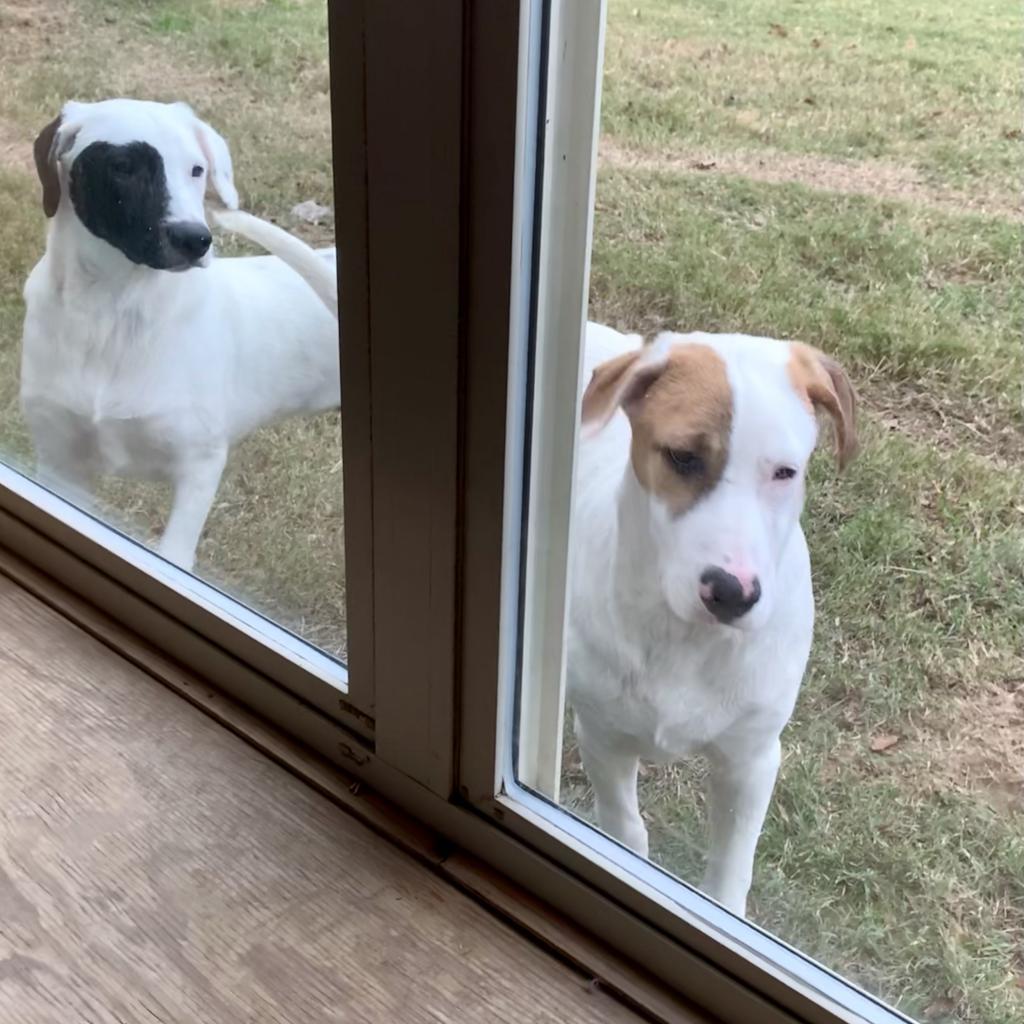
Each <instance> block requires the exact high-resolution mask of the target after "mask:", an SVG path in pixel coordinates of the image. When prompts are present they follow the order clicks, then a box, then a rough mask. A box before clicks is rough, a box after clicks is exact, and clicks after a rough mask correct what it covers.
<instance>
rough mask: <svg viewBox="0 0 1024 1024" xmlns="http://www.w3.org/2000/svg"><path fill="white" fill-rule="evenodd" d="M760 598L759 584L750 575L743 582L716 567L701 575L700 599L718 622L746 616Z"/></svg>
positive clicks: (727, 621) (710, 567)
mask: <svg viewBox="0 0 1024 1024" xmlns="http://www.w3.org/2000/svg"><path fill="white" fill-rule="evenodd" d="M744 584H745V585H744ZM760 597H761V583H760V581H759V580H758V578H757V577H756V576H754V575H752V574H751V575H750V576H749V578H748V579H747V580H746V581H744V580H742V579H741V578H740V577H739V576H737V575H736V574H735V573H732V572H727V571H726V570H725V569H721V568H719V567H718V566H709V567H708V568H707V569H705V570H704V572H702V573H701V576H700V599H701V601H703V602H704V607H705V608H707V610H708V611H709V612H711V614H712V615H714V617H715V618H716V619H718V621H719V622H725V623H729V622H732V621H734V620H735V619H738V618H739V617H740V616H741V615H746V614H747V612H749V611H750V609H751V608H753V607H754V605H755V604H757V602H758V600H759V599H760Z"/></svg>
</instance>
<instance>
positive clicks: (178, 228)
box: [167, 221, 213, 261]
mask: <svg viewBox="0 0 1024 1024" xmlns="http://www.w3.org/2000/svg"><path fill="white" fill-rule="evenodd" d="M212 241H213V236H212V235H211V234H210V229H209V228H208V227H207V226H206V225H205V224H197V223H193V222H191V221H179V222H178V223H176V224H168V225H167V242H168V244H169V245H170V246H171V248H172V249H174V251H175V252H177V253H180V254H181V255H182V256H184V257H185V258H186V259H188V260H189V261H194V260H198V259H201V258H202V257H203V256H205V255H206V250H207V249H209V248H210V243H211V242H212Z"/></svg>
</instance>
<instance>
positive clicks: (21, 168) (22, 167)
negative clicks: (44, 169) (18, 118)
mask: <svg viewBox="0 0 1024 1024" xmlns="http://www.w3.org/2000/svg"><path fill="white" fill-rule="evenodd" d="M0 168H3V169H4V170H5V171H18V172H23V173H25V174H35V173H36V171H35V163H34V161H33V159H32V140H31V139H29V138H27V137H26V135H25V131H24V129H23V128H22V127H21V125H16V124H14V123H12V122H11V121H8V120H7V119H6V118H4V117H0Z"/></svg>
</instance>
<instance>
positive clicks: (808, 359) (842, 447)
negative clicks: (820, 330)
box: [787, 341, 857, 470]
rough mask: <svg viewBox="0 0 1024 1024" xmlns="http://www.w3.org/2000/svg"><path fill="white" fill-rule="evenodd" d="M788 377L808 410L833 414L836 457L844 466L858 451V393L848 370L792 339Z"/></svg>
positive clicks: (842, 467)
mask: <svg viewBox="0 0 1024 1024" xmlns="http://www.w3.org/2000/svg"><path fill="white" fill-rule="evenodd" d="M789 347H790V356H789V365H788V367H787V369H788V371H789V379H790V381H791V382H792V384H793V388H794V390H795V391H796V393H797V394H798V395H799V396H800V398H801V399H802V400H803V402H804V404H805V405H806V406H807V408H808V410H809V411H810V412H811V413H812V414H814V413H816V412H818V411H819V410H824V411H825V412H827V413H828V414H829V416H830V417H831V418H832V426H833V431H834V433H835V439H836V461H837V462H838V464H839V468H840V470H843V469H845V468H846V467H847V466H848V465H849V464H850V462H851V460H852V459H853V457H854V456H855V455H856V454H857V396H856V393H855V392H854V390H853V385H852V384H851V383H850V378H849V377H848V376H847V375H846V371H845V370H844V369H843V368H842V367H841V366H840V365H839V363H837V362H836V361H835V360H834V359H831V358H830V357H829V356H827V355H825V354H824V353H823V352H819V351H818V350H817V349H816V348H812V347H811V346H810V345H804V344H802V343H800V342H796V341H794V342H791V343H790V346H789Z"/></svg>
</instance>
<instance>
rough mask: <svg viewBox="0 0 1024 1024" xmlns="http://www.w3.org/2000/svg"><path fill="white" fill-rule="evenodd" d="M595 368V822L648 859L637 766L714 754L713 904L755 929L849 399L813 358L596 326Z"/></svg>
mask: <svg viewBox="0 0 1024 1024" xmlns="http://www.w3.org/2000/svg"><path fill="white" fill-rule="evenodd" d="M585 365H586V370H587V375H586V376H585V378H584V379H587V377H589V384H588V386H587V388H586V391H585V393H584V394H583V398H582V425H583V433H582V437H581V442H580V451H579V457H578V465H577V476H576V495H575V505H574V511H573V533H572V536H573V546H574V568H573V573H572V582H571V594H570V602H571V603H570V612H569V649H568V688H569V694H568V695H569V700H570V702H571V704H572V707H573V710H574V712H575V719H576V735H577V738H578V740H579V746H580V752H581V755H582V759H583V765H584V768H585V770H586V772H587V775H588V777H589V778H590V782H591V785H592V786H593V790H594V797H595V809H596V812H597V818H598V822H599V824H600V826H601V828H602V829H603V830H604V831H606V832H608V833H609V834H610V835H612V836H614V837H615V838H616V839H618V840H620V841H621V842H623V843H625V844H626V845H628V846H630V847H632V848H633V849H634V850H636V851H637V852H638V853H640V854H642V855H644V856H646V855H647V830H646V828H645V827H644V823H643V820H642V819H641V816H640V809H639V805H638V799H637V771H638V766H639V762H640V760H641V759H645V760H651V761H656V762H662V763H666V762H672V761H677V760H680V759H681V758H684V757H687V756H691V755H695V754H704V755H706V757H707V758H708V762H709V779H708V781H709V790H710V792H709V808H708V814H709V824H710V849H709V852H708V862H707V872H706V875H705V878H704V882H703V885H702V888H703V889H704V891H705V892H707V893H708V894H709V895H711V896H714V897H715V898H716V899H718V900H719V901H720V902H721V903H722V904H723V905H725V906H726V907H728V908H729V909H730V910H732V911H734V912H735V913H738V914H744V913H745V912H746V900H747V893H748V890H749V888H750V883H751V878H752V874H753V864H754V851H755V848H756V846H757V841H758V838H759V836H760V833H761V827H762V825H763V823H764V817H765V813H766V812H767V809H768V802H769V800H770V798H771V793H772V789H773V788H774V785H775V778H776V775H777V773H778V769H779V762H780V744H779V735H780V733H781V732H782V729H783V727H784V726H785V725H786V723H787V722H788V721H789V717H790V715H791V714H792V711H793V706H794V704H795V702H796V696H797V691H798V690H799V688H800V682H801V679H802V678H803V674H804V668H805V666H806V663H807V656H808V653H809V651H810V646H811V633H812V628H813V622H814V596H813V593H812V591H811V571H810V561H809V558H808V553H807V544H806V542H805V541H804V535H803V531H802V530H801V528H800V514H801V510H802V508H803V499H804V473H805V470H806V466H807V461H808V459H809V457H810V455H811V451H812V450H813V448H814V445H815V441H816V437H817V422H816V417H815V412H816V411H817V410H819V409H821V410H824V411H825V412H827V413H828V414H829V415H830V416H831V417H832V419H833V421H834V426H835V435H836V442H837V451H838V457H839V463H840V466H843V465H845V463H846V462H847V461H848V460H849V459H850V458H851V457H852V455H853V454H854V450H855V446H856V438H855V423H854V395H853V390H852V388H851V386H850V383H849V381H848V379H847V377H846V374H845V373H844V372H843V371H842V369H841V368H840V367H839V366H838V365H837V364H836V363H834V362H833V361H832V360H830V359H828V358H827V357H826V356H823V355H822V354H820V353H819V352H817V351H815V350H814V349H812V348H810V347H808V346H806V345H801V344H798V343H791V342H783V341H776V340H773V339H768V338H751V337H747V336H745V335H735V334H730V335H712V334H686V335H682V334H662V335H661V336H659V337H658V338H657V339H656V340H655V341H654V342H653V344H651V345H650V346H646V347H645V346H642V344H641V340H640V338H638V337H636V336H630V337H626V336H624V335H621V334H619V333H618V332H616V331H613V330H611V329H610V328H608V327H602V326H599V325H597V324H589V325H588V327H587V338H586V358H585Z"/></svg>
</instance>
